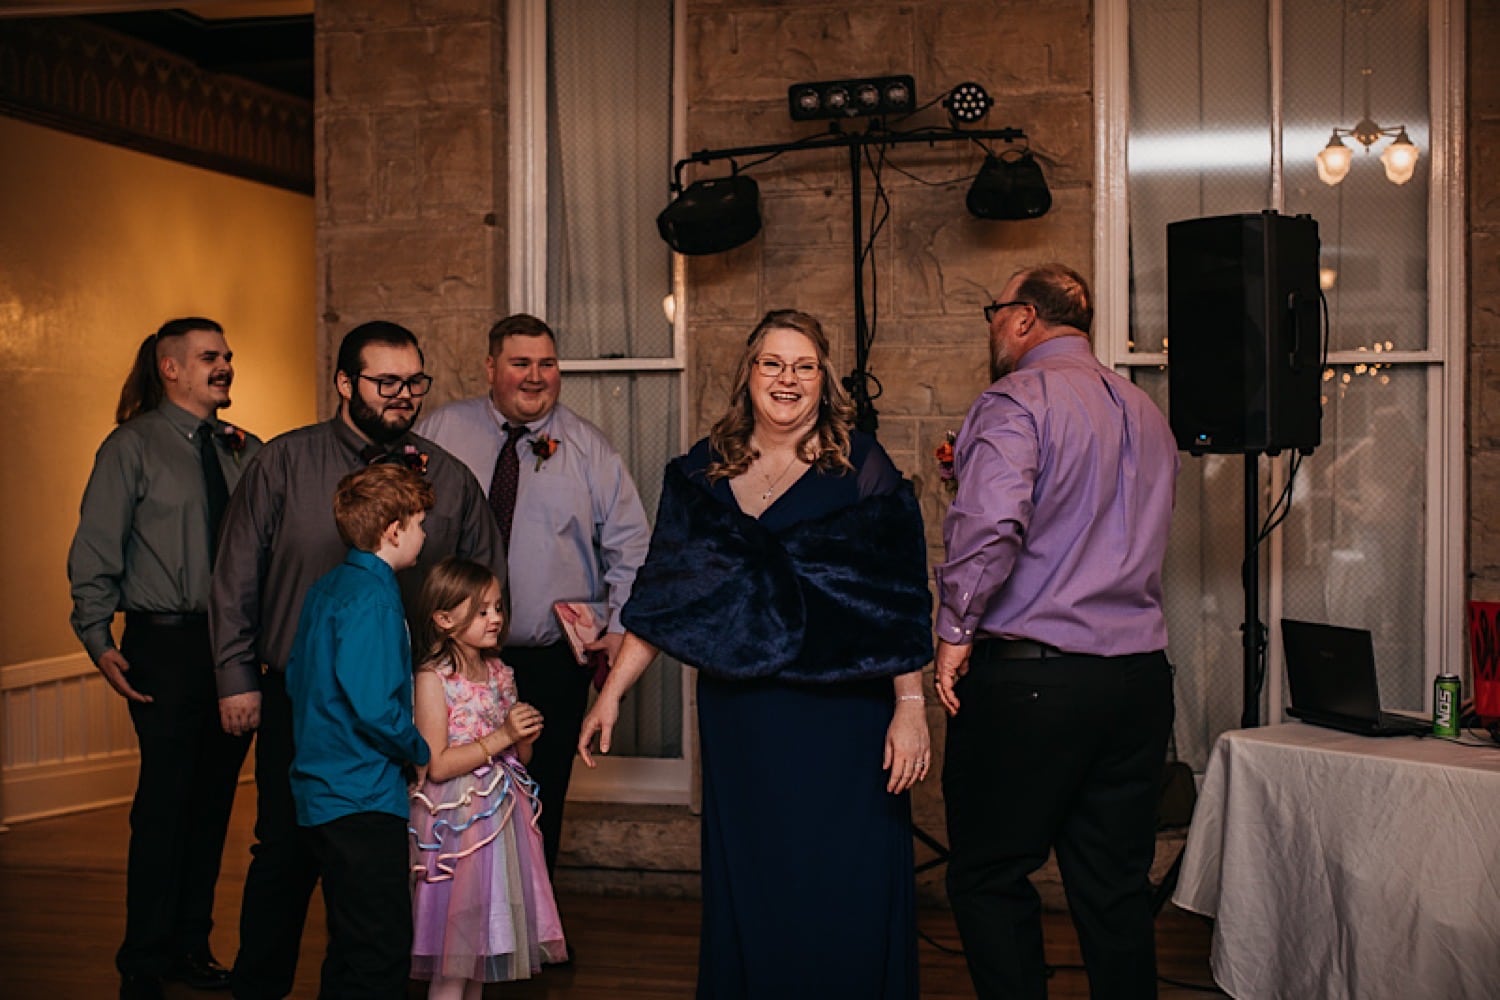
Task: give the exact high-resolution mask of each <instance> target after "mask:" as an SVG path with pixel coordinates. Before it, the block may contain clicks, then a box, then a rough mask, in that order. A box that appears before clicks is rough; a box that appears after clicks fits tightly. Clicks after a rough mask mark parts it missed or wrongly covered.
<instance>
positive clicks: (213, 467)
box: [198, 421, 229, 566]
mask: <svg viewBox="0 0 1500 1000" xmlns="http://www.w3.org/2000/svg"><path fill="white" fill-rule="evenodd" d="M198 462H199V464H201V465H202V466H203V490H204V492H205V493H206V494H207V496H208V562H209V565H210V566H211V565H213V560H214V556H215V555H216V554H217V553H218V549H219V524H220V523H221V522H222V521H223V520H224V508H225V507H228V506H229V484H228V483H227V482H225V480H224V467H223V466H221V465H220V464H219V448H218V446H217V445H216V444H214V425H213V424H210V423H208V422H206V421H205V422H204V423H201V424H199V425H198Z"/></svg>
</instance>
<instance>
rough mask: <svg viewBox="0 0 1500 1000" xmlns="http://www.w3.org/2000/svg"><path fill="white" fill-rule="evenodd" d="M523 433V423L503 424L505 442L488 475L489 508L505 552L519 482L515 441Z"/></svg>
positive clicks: (519, 475) (519, 460) (524, 427)
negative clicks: (490, 475) (491, 474)
mask: <svg viewBox="0 0 1500 1000" xmlns="http://www.w3.org/2000/svg"><path fill="white" fill-rule="evenodd" d="M525 433H526V425H525V424H506V425H505V443H504V444H502V445H501V446H500V454H499V455H498V456H496V458H495V474H494V475H493V476H492V477H490V510H492V511H494V513H495V525H496V527H498V528H499V529H500V538H501V539H502V540H503V541H504V542H505V551H506V552H509V551H510V522H511V520H512V519H513V518H514V517H515V513H516V487H517V486H519V485H520V484H521V459H520V458H519V457H517V455H516V443H517V442H518V441H520V439H521V435H522V434H525Z"/></svg>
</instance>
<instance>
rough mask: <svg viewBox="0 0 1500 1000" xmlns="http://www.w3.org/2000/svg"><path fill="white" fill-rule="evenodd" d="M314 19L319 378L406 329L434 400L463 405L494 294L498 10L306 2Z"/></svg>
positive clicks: (445, 3) (468, 2)
mask: <svg viewBox="0 0 1500 1000" xmlns="http://www.w3.org/2000/svg"><path fill="white" fill-rule="evenodd" d="M316 25H317V42H316V44H317V58H316V66H317V70H316V74H317V75H316V94H315V98H314V106H315V114H314V125H315V132H316V136H315V141H316V150H317V191H316V200H317V232H318V313H319V352H318V356H319V364H320V367H319V384H320V385H322V386H331V380H332V372H333V359H334V356H335V355H336V353H337V351H338V343H339V339H340V338H341V337H342V336H343V335H344V334H345V333H347V332H348V331H349V330H350V329H351V328H353V327H354V326H356V325H358V324H360V323H363V322H365V321H367V320H371V319H385V320H393V321H395V322H397V323H401V324H403V325H404V326H407V327H409V328H411V329H412V330H413V331H415V332H416V334H417V337H418V339H419V340H420V341H421V342H422V347H423V350H424V351H425V352H426V355H427V370H428V371H429V372H432V373H433V374H435V375H436V376H437V377H438V379H439V383H438V388H437V389H436V390H434V391H435V393H439V394H440V395H441V396H442V397H443V398H448V399H451V398H457V397H459V396H464V395H473V394H475V393H477V392H479V391H480V389H481V387H482V371H481V369H480V366H479V359H480V358H482V357H483V351H484V347H483V343H484V334H485V331H487V330H488V329H489V326H490V324H491V323H493V322H494V321H495V319H496V318H497V316H496V313H497V310H501V309H503V307H504V304H505V295H506V280H507V267H506V253H507V245H506V234H505V212H506V185H507V169H506V146H505V142H506V118H505V105H506V78H505V9H504V6H503V4H500V3H497V2H494V0H410V2H408V0H320V2H319V3H318V4H317V7H316ZM433 398H434V400H436V399H437V398H438V396H437V395H435V396H434V397H433ZM334 401H335V397H334V394H333V392H332V389H331V388H329V389H328V391H327V392H326V393H325V394H324V395H323V396H322V398H320V401H319V406H320V412H321V413H323V414H324V415H325V416H326V415H328V414H329V413H331V412H332V410H333V406H334Z"/></svg>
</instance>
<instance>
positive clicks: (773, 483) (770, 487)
mask: <svg viewBox="0 0 1500 1000" xmlns="http://www.w3.org/2000/svg"><path fill="white" fill-rule="evenodd" d="M796 464H797V453H796V452H793V453H792V457H791V458H789V459H787V463H786V465H785V466H783V467H782V470H781V475H779V476H777V477H776V478H775V479H774V480H773V479H771V478H770V477H769V476H768V477H766V491H765V492H764V493H762V494H761V495H760V498H761V500H762V501H765V500H769V499H771V497H772V496H773V495H775V493H776V487H777V486H780V485H781V481H782V480H783V479H785V478H786V474H787V473H788V472H791V471H792V466H794V465H796Z"/></svg>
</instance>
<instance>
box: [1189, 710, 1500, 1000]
mask: <svg viewBox="0 0 1500 1000" xmlns="http://www.w3.org/2000/svg"><path fill="white" fill-rule="evenodd" d="M1172 898H1173V902H1175V903H1176V904H1177V905H1178V906H1181V907H1183V908H1184V909H1188V910H1193V911H1195V912H1197V913H1202V914H1205V915H1207V916H1210V917H1214V918H1216V920H1217V923H1216V924H1215V926H1214V937H1213V953H1212V966H1213V973H1214V979H1215V980H1216V981H1217V982H1218V984H1219V985H1220V986H1221V987H1223V988H1224V989H1225V990H1226V991H1228V992H1229V993H1230V994H1231V995H1232V996H1235V997H1238V998H1242V1000H1261V998H1272V997H1274V998H1284V1000H1315V998H1339V997H1351V998H1355V997H1357V998H1359V1000H1381V998H1391V1000H1414V998H1429V997H1431V998H1442V1000H1462V998H1471V997H1472V998H1474V1000H1481V998H1482V1000H1495V998H1500V748H1494V747H1477V748H1476V747H1465V746H1456V745H1454V744H1451V743H1447V742H1445V741H1441V740H1435V739H1417V738H1414V737H1395V738H1382V739H1374V738H1369V737H1363V736H1352V735H1347V734H1344V733H1340V732H1335V731H1333V730H1329V729H1320V728H1318V727H1316V726H1310V725H1305V724H1303V723H1292V724H1290V725H1284V726H1270V727H1267V728H1264V729H1247V730H1240V731H1237V732H1230V733H1225V734H1224V735H1223V736H1221V737H1220V738H1219V741H1218V743H1216V744H1215V745H1214V749H1213V755H1212V757H1211V758H1210V759H1209V764H1208V771H1207V773H1206V775H1205V776H1204V780H1203V788H1202V790H1201V792H1200V793H1199V796H1198V805H1197V808H1196V809H1195V811H1194V813H1193V824H1192V827H1191V829H1190V830H1189V832H1188V842H1187V848H1186V850H1185V852H1184V854H1183V863H1182V870H1181V873H1180V877H1179V881H1178V884H1177V890H1176V893H1175V894H1174V895H1173V897H1172Z"/></svg>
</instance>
